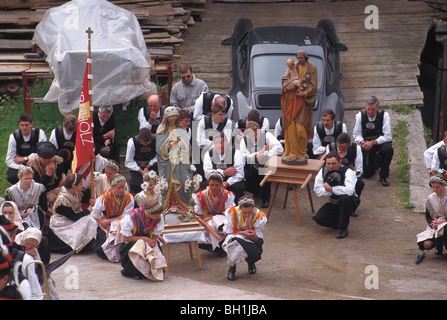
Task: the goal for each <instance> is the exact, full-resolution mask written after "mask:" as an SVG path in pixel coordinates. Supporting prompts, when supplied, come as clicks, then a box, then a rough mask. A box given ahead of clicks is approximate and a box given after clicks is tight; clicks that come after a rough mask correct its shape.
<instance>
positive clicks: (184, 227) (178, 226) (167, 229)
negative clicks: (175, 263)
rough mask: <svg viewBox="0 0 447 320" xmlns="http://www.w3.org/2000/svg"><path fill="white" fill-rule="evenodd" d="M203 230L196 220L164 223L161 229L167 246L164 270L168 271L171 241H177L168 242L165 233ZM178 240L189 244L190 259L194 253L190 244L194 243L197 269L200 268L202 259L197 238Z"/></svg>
mask: <svg viewBox="0 0 447 320" xmlns="http://www.w3.org/2000/svg"><path fill="white" fill-rule="evenodd" d="M204 230H205V228H204V227H203V226H201V225H200V224H199V222H197V221H191V222H183V223H170V224H165V226H164V230H163V231H162V234H163V235H165V240H166V242H167V243H166V247H167V252H166V265H167V267H166V272H168V271H169V265H170V262H171V245H172V244H173V243H178V242H177V241H175V242H170V241H169V240H168V239H167V237H166V235H169V234H185V233H191V234H192V233H193V232H195V233H197V232H203V231H204ZM180 242H188V246H189V256H190V258H191V260H193V259H194V255H193V250H192V245H194V248H195V249H196V254H197V264H198V266H199V270H202V260H201V259H200V250H199V243H198V241H197V238H194V239H192V238H191V239H185V240H183V241H180Z"/></svg>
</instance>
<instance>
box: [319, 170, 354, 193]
mask: <svg viewBox="0 0 447 320" xmlns="http://www.w3.org/2000/svg"><path fill="white" fill-rule="evenodd" d="M348 169H349V167H348V166H344V165H342V166H341V167H340V169H339V170H337V171H329V169H328V168H327V166H324V167H323V173H322V174H323V181H324V182H327V183H329V185H331V186H332V187H334V186H343V185H344V184H345V177H346V171H348ZM335 177H336V178H338V180H337V179H334V178H335ZM330 197H331V198H332V199H339V198H340V196H338V195H336V194H333V193H332V194H331V196H330Z"/></svg>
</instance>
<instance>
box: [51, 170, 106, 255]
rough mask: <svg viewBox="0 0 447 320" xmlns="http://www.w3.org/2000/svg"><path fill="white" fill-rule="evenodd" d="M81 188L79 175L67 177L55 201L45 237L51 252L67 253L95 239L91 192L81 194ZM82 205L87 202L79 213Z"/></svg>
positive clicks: (95, 224)
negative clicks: (48, 230)
mask: <svg viewBox="0 0 447 320" xmlns="http://www.w3.org/2000/svg"><path fill="white" fill-rule="evenodd" d="M82 187H83V184H82V177H81V175H78V174H76V173H72V174H70V175H69V176H68V177H67V178H66V179H65V181H64V185H63V186H62V188H61V191H60V193H59V195H58V196H57V198H56V201H55V202H54V205H53V211H54V214H53V215H52V216H51V218H50V232H49V234H48V240H49V246H50V250H51V251H52V252H57V253H68V252H70V251H71V250H74V249H80V248H84V247H85V246H87V245H88V244H89V243H90V242H91V241H92V240H93V239H94V238H95V235H96V228H97V227H98V224H97V223H96V220H95V219H93V217H92V215H91V214H90V213H91V212H92V209H93V208H92V204H93V201H90V190H89V189H87V190H85V191H84V192H83V191H82ZM81 203H89V206H88V208H87V209H84V210H82V209H81Z"/></svg>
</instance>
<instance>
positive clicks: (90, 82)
mask: <svg viewBox="0 0 447 320" xmlns="http://www.w3.org/2000/svg"><path fill="white" fill-rule="evenodd" d="M85 32H86V33H87V34H88V58H87V62H88V76H87V77H88V97H89V103H90V120H91V121H92V125H93V89H92V79H93V74H92V45H91V40H92V34H93V30H92V29H91V28H90V27H88V29H87V30H86V31H85ZM94 169H95V165H94V159H93V160H91V161H90V178H91V180H90V181H94ZM90 198H91V199H94V198H95V188H90Z"/></svg>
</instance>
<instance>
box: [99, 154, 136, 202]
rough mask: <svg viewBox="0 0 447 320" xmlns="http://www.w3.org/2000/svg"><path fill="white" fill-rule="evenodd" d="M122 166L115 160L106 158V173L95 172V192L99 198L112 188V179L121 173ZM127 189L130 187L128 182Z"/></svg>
mask: <svg viewBox="0 0 447 320" xmlns="http://www.w3.org/2000/svg"><path fill="white" fill-rule="evenodd" d="M119 171H120V167H119V165H118V163H117V162H116V161H115V160H111V159H106V161H105V165H104V173H101V174H100V173H99V172H98V173H97V172H95V184H96V186H95V194H96V197H97V198H98V197H99V196H101V195H103V194H104V193H106V192H107V191H109V189H110V181H112V179H113V178H115V176H116V175H117V174H118V173H119ZM125 190H126V191H128V190H129V187H128V185H127V183H126V188H125Z"/></svg>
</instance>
